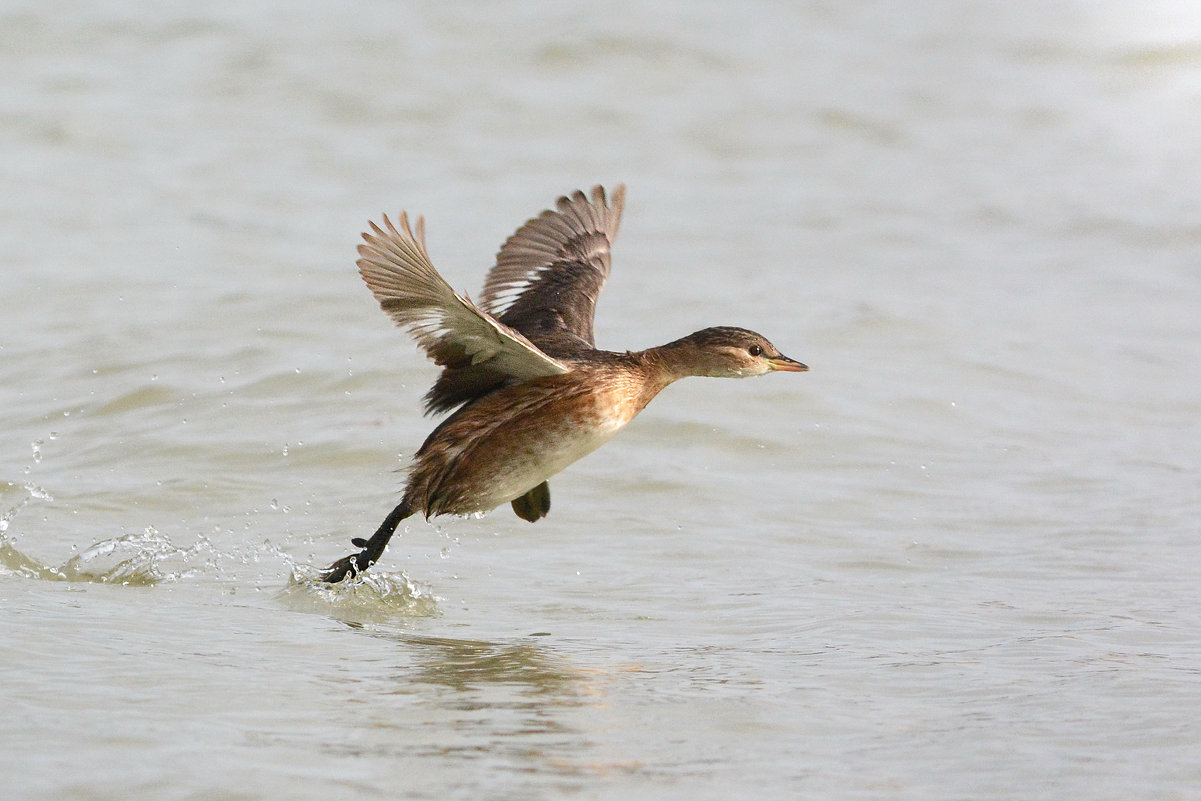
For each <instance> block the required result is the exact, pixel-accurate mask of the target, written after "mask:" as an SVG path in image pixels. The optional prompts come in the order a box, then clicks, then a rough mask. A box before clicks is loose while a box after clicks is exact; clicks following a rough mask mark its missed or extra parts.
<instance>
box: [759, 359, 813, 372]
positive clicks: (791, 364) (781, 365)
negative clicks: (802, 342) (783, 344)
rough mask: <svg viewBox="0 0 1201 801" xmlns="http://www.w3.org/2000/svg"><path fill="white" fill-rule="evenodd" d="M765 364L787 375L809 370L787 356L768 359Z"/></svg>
mask: <svg viewBox="0 0 1201 801" xmlns="http://www.w3.org/2000/svg"><path fill="white" fill-rule="evenodd" d="M767 363H768V364H770V365H771V367H772V369H773V370H783V371H784V372H787V373H803V372H805V371H806V370H808V369H809V367H808V366H807V365H804V364H801V363H800V362H798V361H796V360H794V359H790V358H788V357H787V356H777V357H776V358H774V359H768V360H767Z"/></svg>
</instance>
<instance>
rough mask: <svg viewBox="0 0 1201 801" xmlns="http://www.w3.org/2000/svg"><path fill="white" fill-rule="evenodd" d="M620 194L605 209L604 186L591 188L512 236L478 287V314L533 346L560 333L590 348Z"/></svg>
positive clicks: (618, 219) (618, 220)
mask: <svg viewBox="0 0 1201 801" xmlns="http://www.w3.org/2000/svg"><path fill="white" fill-rule="evenodd" d="M625 193H626V188H625V186H624V185H618V186H617V188H616V189H614V190H613V195H612V197H610V198H609V200H608V202H607V203H606V200H605V190H604V188H603V187H600V186H596V187H593V189H592V197H591V199H589V198H588V197H586V196H585V195H584V193H583V192H580V191H577V192H576V193H575V194H573V195H572V196H571V197H561V198H559V200H558V203H557V204H556V207H557V208H556V209H555V210H547V211H544V212H542V214H540V215H539V216H537V217H535V218H533V219H532V220H530V221H528V222H527V223H526V224H525V225H523V226H521V228H519V229H517V233H515V234H513V235H512V236H511V237H509V239H508V240H507V241H506V242H505V243H504V245H502V246H501V249H500V252H499V253H497V254H496V266H495V267H493V268H492V269H491V271H489V273H488V278H487V280H486V281H485V282H484V291H483V294H481V295H480V305H481V306H482V307H483V309H484V310H485V311H487V312H488V313H490V314H492V315H493V316H495V317H496V318H497V319H499V320H500V321H501V322H503V323H505V324H506V325H509V326H512V327H513V328H515V329H517V330H518V331H520V332H521V333H523V334H525V335H526V336H527V337H529V338H530V339H531V340H533V341H535V342H539V343H541V342H553V341H556V340H558V341H562V340H563V339H564V337H563V336H562V335H563V334H564V333H566V334H567V335H568V336H567V338H566V339H567V340H568V341H570V342H571V343H572V344H574V345H576V346H579V345H586V346H587V347H590V348H591V347H595V345H596V342H595V339H594V337H593V333H592V318H593V313H594V311H595V309H596V298H597V296H598V295H599V294H600V291H601V287H603V286H604V285H605V279H606V278H608V277H609V248H610V247H611V246H612V244H613V240H614V239H615V238H616V237H617V228H618V226H619V225H620V223H621V210H622V206H623V205H624V204H625Z"/></svg>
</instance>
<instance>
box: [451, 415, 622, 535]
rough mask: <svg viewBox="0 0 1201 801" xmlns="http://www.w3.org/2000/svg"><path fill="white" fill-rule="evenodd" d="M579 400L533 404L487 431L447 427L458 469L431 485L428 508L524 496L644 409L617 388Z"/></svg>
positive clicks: (463, 510)
mask: <svg viewBox="0 0 1201 801" xmlns="http://www.w3.org/2000/svg"><path fill="white" fill-rule="evenodd" d="M576 401H577V402H575V403H572V404H570V405H569V406H568V407H567V408H564V407H563V406H557V407H555V406H552V407H550V408H548V409H546V410H534V411H532V413H530V414H524V415H521V416H519V417H517V419H515V420H512V421H510V422H508V423H507V424H505V425H503V426H498V427H496V429H495V430H493V431H490V432H487V433H484V434H483V435H479V434H478V433H477V434H476V435H475V436H462V435H461V433H460V432H458V431H454V430H448V431H447V432H446V435H447V442H448V446H447V447H448V451H452V452H453V453H454V459H453V462H454V469H453V470H452V471H450V472H449V473H448V474H447V475H446V477H445V478H444V479H442V480H441V481H440V482H437V486H435V487H431V492H432V496H433V497H432V498H431V504H430V505H431V507H432V508H430V509H428V512H429V513H430V514H473V513H477V512H486V511H488V510H490V509H493V508H495V507H497V506H500V505H501V504H504V503H508V502H509V501H511V500H513V499H514V498H518V497H521V496H522V495H524V494H525V493H527V492H528V491H530V490H531V489H533V488H534V487H536V486H538V485H539V484H541V483H542V482H543V481H546V480H547V479H549V478H550V477H551V476H553V475H555V474H556V473H559V472H560V471H562V470H563V469H564V468H566V467H567V466H568V465H570V464H571V463H572V462H575V461H577V460H579V459H581V458H582V457H584V456H587V455H588V454H589V453H592V452H593V451H594V450H596V449H597V448H599V447H600V446H601V445H604V444H605V443H606V442H608V441H609V440H610V439H612V438H613V436H614V435H616V434H617V432H618V431H620V430H621V429H622V428H624V427H625V425H626V424H627V423H629V422H630V420H632V419H633V418H634V416H635V415H637V413H638V411H639V410H640V409H641V406H640V405H637V404H635V403H634V402H632V401H628V400H627V399H625V398H624V397H622V396H620V395H616V394H614V395H609V396H601V395H590V396H587V397H584V398H577V399H576ZM477 411H479V412H481V413H483V412H486V411H487V408H486V406H485V408H481V409H478V410H477ZM451 442H453V443H454V444H453V445H451V444H450V443H451Z"/></svg>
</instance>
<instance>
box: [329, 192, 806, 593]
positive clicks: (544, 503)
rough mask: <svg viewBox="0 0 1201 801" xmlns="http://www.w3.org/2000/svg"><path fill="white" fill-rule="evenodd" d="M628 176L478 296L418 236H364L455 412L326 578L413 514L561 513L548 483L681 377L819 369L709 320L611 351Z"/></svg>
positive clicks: (366, 255)
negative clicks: (597, 325)
mask: <svg viewBox="0 0 1201 801" xmlns="http://www.w3.org/2000/svg"><path fill="white" fill-rule="evenodd" d="M624 201H625V187H624V186H618V187H617V189H616V190H615V191H614V192H613V195H612V197H611V198H610V199H609V201H608V202H607V203H606V199H605V190H604V189H603V188H602V187H599V186H597V187H595V188H593V190H592V197H591V199H589V198H588V197H586V196H585V195H584V193H583V192H578V191H577V192H576V193H575V194H574V195H572V196H571V197H569V198H568V197H561V198H559V201H558V203H557V207H558V209H557V211H551V210H548V211H544V212H542V214H541V215H539V216H538V217H535V218H533V219H532V220H530V221H529V222H527V223H526V224H525V225H523V226H522V227H521V228H519V229H518V230H517V233H515V234H513V236H511V237H509V239H508V241H506V242H505V244H504V245H503V246H502V247H501V249H500V252H499V253H498V254H497V257H496V266H495V267H493V268H492V270H491V271H490V272H489V273H488V277H487V280H486V281H485V282H484V291H483V293H482V294H481V295H480V303H479V305H476V304H475V303H473V302H472V301H471V300H470V299H469V298H467V297H466V296H463V295H459V294H457V293H456V292H455V291H454V289H452V288H451V286H450V285H449V284H447V283H446V281H445V280H444V279H443V278H442V276H440V275H439V274H438V272H437V270H435V269H434V266H433V264H431V263H430V259H429V255H428V253H427V252H426V249H425V231H424V221H423V219H422V218H420V217H419V218H417V232H416V235H414V234H413V232H412V230H410V228H409V221H408V218H407V216H406V215H405V213H404V212H403V211H402V212H401V213H400V220H399V222H400V228H399V230H398V229H397V228H396V227H394V226H393V225H392V222H391V221H390V220H389V219H388V218H387V216H385V217H384V227H383V228H380V227H379V226H377V225H376V224H375V223H371V233H365V234H363V239H364V240H365V244H362V245H359V255H360V257H361V258H360V259H359V261H358V266H359V272H360V273H361V274H362V276H363V280H364V281H366V282H367V286H368V287H370V289H371V292H372V293H373V294H374V295H375V297H376V299H377V300H378V301H379V304H380V306H381V307H382V308H383V310H384V311H385V312H387V313H388V314H389V315H391V317H392V319H393V320H395V321H396V323H397V324H398V325H400V326H402V327H404V328H406V329H408V331H409V333H411V334H412V335H413V336H414V337H415V338H416V340H417V342H418V344H419V345H420V346H421V347H422V348H423V349H424V350H425V351H426V353H427V354H428V355H429V356H430V358H432V359H433V360H434V362H435V363H436V364H438V365H439V366H441V367H442V374H441V375H440V376H439V377H438V380H437V382H435V384H434V386H433V388H432V389H430V391H429V392H428V393H427V394H426V396H425V409H426V412H427V413H429V412H445V411H449V410H451V409H455V408H456V407H457V411H455V413H454V414H452V415H451V416H450V417H449V418H447V419H446V420H445V421H443V422H442V423H441V424H440V425H439V426H438V427H437V428H435V429H434V430H433V433H431V434H430V435H429V437H427V438H426V440H425V442H424V443H423V444H422V445H421V448H420V449H418V451H417V453H416V455H415V457H414V462H413V467H412V470H411V472H410V474H409V480H408V484H407V485H406V487H405V492H404V497H403V499H402V500H401V502H400V503H399V504H398V505H397V506H396V508H395V509H393V510H392V512H391V514H389V515H388V516H387V518H385V519H384V522H383V523H382V524H381V525H380V527H379V530H377V531H376V532H375V534H373V535H372V536H371V538H370V539H366V540H365V539H362V538H359V537H356V538H355V539H354V540H353V541H352V543H353V545H354V546H355V547H356V548H361V549H362V551H361V552H359V553H356V554H352V555H350V556H347V557H345V558H343V559H340V560H338V561H337V562H335V563H334V564H333V565H331V566H330V567H329V568H328V569H327V570H326V571H325V573H324V574H323V578H324V579H325V580H326V581H330V582H335V581H341V580H342V579H343V578H345V577H346V576H348V575H354V574H356V573H358V572H360V571H363V570H366V569H367V568H368V567H370V566H371V565H373V564H375V562H376V561H377V560H378V559H379V558H380V556H381V555H382V554H383V552H384V548H385V547H386V546H387V544H388V540H389V539H391V537H392V534H393V533H394V532H395V531H396V527H397V526H398V525H399V524H400V521H402V520H404V519H405V518H406V517H408V516H409V515H411V514H413V513H415V512H421V513H422V514H424V515H425V517H426V518H429V517H432V516H434V515H444V514H454V515H468V514H474V513H477V512H486V511H488V510H490V509H493V508H495V507H497V506H499V505H501V504H503V503H506V502H509V503H511V504H512V505H513V511H515V512H516V513H517V515H518V516H519V517H521V518H523V519H525V520H529V521H531V522H533V521H535V520H538V519H539V518H541V517H543V516H545V515H546V513H547V511H549V509H550V489H549V487H548V486H547V483H546V482H547V479H548V478H550V477H551V476H553V475H555V474H556V473H558V472H559V471H560V470H562V469H563V468H565V467H567V465H569V464H571V463H572V462H574V461H575V460H577V459H579V458H580V457H582V456H585V455H587V454H589V453H591V452H592V451H594V450H596V449H597V448H599V447H600V446H601V445H603V444H604V443H605V442H606V441H607V440H608V439H609V438H610V437H612V436H613V435H614V434H616V433H617V432H618V431H620V430H621V429H622V427H623V426H625V424H626V423H628V422H630V420H632V419H634V416H635V415H637V414H638V412H640V411H642V409H643V407H645V406H646V405H647V404H648V403H649V402H650V401H651V399H652V398H654V397H655V395H657V394H658V393H659V391H660V390H662V389H663V388H664V387H666V386H667V385H668V384H670V383H672V382H673V381H675V380H677V379H680V378H684V377H685V376H693V375H699V376H717V377H729V378H741V377H745V376H752V375H763V374H764V373H770V372H772V371H775V370H789V371H793V372H800V371H803V370H807V369H808V368H807V367H806V366H805V365H803V364H801V363H800V362H798V361H794V360H792V359H789V358H788V357H786V356H784V355H782V354H781V353H780V351H778V350H776V348H775V346H774V345H772V344H771V343H770V342H768V341H767V340H766V339H765V338H764V337H762V336H760V335H759V334H756V333H755V332H754V331H748V330H746V329H744V328H731V327H724V326H723V327H716V328H706V329H704V330H701V331H697V332H696V333H695V334H689V335H688V336H686V337H684V338H683V339H677V340H676V341H675V342H669V343H668V344H666V345H662V346H660V347H657V348H650V349H648V350H644V351H638V352H633V353H631V352H626V353H612V352H610V351H603V350H597V349H596V345H595V341H594V340H593V336H592V318H593V311H594V308H595V305H596V298H597V295H598V294H600V290H601V287H602V286H603V285H604V283H605V279H606V278H608V277H609V248H610V246H611V245H612V244H613V240H614V238H615V237H616V236H617V227H618V224H619V223H620V222H621V210H622V206H623V203H624Z"/></svg>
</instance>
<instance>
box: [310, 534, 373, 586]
mask: <svg viewBox="0 0 1201 801" xmlns="http://www.w3.org/2000/svg"><path fill="white" fill-rule="evenodd" d="M350 544H351V545H353V546H354V547H356V548H362V549H363V550H361V551H359V552H358V553H352V554H351V555H350V556H344V557H342V558H341V559H339V560H338V561H336V562H334V563H333V564H332V565H330V566H329V567H327V568H326V569H325V572H323V573H322V574H321V580H322V581H325V582H328V583H329V584H337V583H338V582H339V581H341V580H342V579H344V578H346V577H348V576H349V577H351V578H354V577H355V576H357V575H358V574H360V573H362V572H363V571H364V570H366V569H367V568H369V567H371V566H372V565H373V564H375V563H376V561H377V560H378V559H379V558H380V556H381V555H382V554H383V550H384V549H383V548H374V547H372V543H371V542H370V541H369V540H365V539H363V538H362V537H355V538H354V539H353V540H351V541H350Z"/></svg>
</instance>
